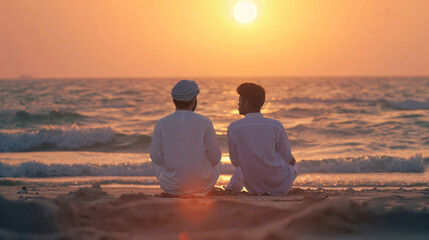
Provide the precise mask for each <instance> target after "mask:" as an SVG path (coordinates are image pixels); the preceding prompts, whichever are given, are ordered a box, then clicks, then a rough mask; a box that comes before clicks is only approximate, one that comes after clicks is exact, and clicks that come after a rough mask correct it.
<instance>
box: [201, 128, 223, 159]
mask: <svg viewBox="0 0 429 240" xmlns="http://www.w3.org/2000/svg"><path fill="white" fill-rule="evenodd" d="M204 146H205V148H206V154H207V158H208V159H209V161H210V164H211V165H212V167H215V166H216V165H217V164H218V163H219V161H220V159H221V157H222V152H221V150H220V146H219V143H218V141H217V137H216V132H215V130H214V127H213V123H212V122H211V121H208V124H207V128H206V134H205V136H204Z"/></svg>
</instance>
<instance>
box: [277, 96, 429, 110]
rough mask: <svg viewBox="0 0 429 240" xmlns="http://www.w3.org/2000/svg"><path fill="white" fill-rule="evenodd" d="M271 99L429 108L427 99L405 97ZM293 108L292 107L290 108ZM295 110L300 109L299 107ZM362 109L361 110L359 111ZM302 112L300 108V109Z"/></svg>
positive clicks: (404, 108)
mask: <svg viewBox="0 0 429 240" xmlns="http://www.w3.org/2000/svg"><path fill="white" fill-rule="evenodd" d="M271 101H274V102H276V101H280V102H286V103H288V104H290V103H324V104H337V103H366V104H369V105H375V104H381V105H382V106H384V107H388V108H394V109H398V110H419V109H429V99H427V100H426V101H416V100H412V99H406V100H402V101H391V100H387V99H383V98H381V99H374V100H368V99H359V98H344V99H322V98H289V99H282V100H271ZM292 110H293V109H292ZM295 110H301V109H299V108H297V109H295ZM339 110H340V111H345V112H348V111H352V110H347V109H339ZM354 111H358V113H365V111H363V110H354ZM360 111H363V112H360ZM301 112H302V110H301Z"/></svg>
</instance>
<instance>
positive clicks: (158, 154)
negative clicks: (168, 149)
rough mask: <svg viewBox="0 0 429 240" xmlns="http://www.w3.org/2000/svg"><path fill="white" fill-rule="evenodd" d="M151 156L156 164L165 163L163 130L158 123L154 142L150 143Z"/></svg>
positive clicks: (154, 131) (154, 132) (153, 138)
mask: <svg viewBox="0 0 429 240" xmlns="http://www.w3.org/2000/svg"><path fill="white" fill-rule="evenodd" d="M150 158H151V159H152V162H153V163H155V164H156V165H160V166H161V165H164V155H163V153H162V142H161V130H160V129H159V126H158V124H156V125H155V128H154V130H153V136H152V142H151V143H150Z"/></svg>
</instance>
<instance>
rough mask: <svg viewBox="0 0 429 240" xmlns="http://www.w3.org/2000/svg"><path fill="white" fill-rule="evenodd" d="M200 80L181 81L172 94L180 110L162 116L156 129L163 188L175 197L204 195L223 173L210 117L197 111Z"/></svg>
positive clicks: (154, 154) (155, 157)
mask: <svg viewBox="0 0 429 240" xmlns="http://www.w3.org/2000/svg"><path fill="white" fill-rule="evenodd" d="M198 93H199V88H198V85H197V83H195V82H194V81H189V80H182V81H180V82H178V83H177V84H176V85H175V86H174V88H173V90H172V92H171V95H172V97H173V102H174V104H175V105H176V111H175V112H174V113H172V114H170V115H168V116H166V117H164V118H162V119H160V120H159V121H158V122H157V123H156V125H155V129H154V132H153V137H152V143H151V149H150V157H151V159H152V163H153V166H154V168H155V171H156V177H157V178H158V180H159V184H160V186H161V188H162V189H163V190H164V191H165V192H167V193H168V194H171V195H175V196H183V195H197V196H204V195H206V194H207V193H209V192H211V191H212V190H213V188H214V185H215V184H216V181H217V179H218V178H219V174H220V167H221V163H220V159H221V150H220V147H219V144H218V141H217V138H216V134H215V131H214V128H213V124H212V122H211V121H210V119H209V118H207V117H205V116H203V115H200V114H197V113H194V112H193V111H194V110H195V108H196V105H197V99H196V96H197V95H198Z"/></svg>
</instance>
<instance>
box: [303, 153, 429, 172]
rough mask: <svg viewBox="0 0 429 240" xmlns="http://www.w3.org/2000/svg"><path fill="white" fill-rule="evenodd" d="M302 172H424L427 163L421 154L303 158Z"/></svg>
mask: <svg viewBox="0 0 429 240" xmlns="http://www.w3.org/2000/svg"><path fill="white" fill-rule="evenodd" d="M299 171H300V172H301V173H311V172H321V173H370V172H411V173H412V172H424V171H425V164H424V161H423V157H422V155H420V154H416V155H414V156H410V157H408V158H401V157H391V156H369V155H366V156H360V157H354V158H330V159H323V160H302V161H300V162H299Z"/></svg>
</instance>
